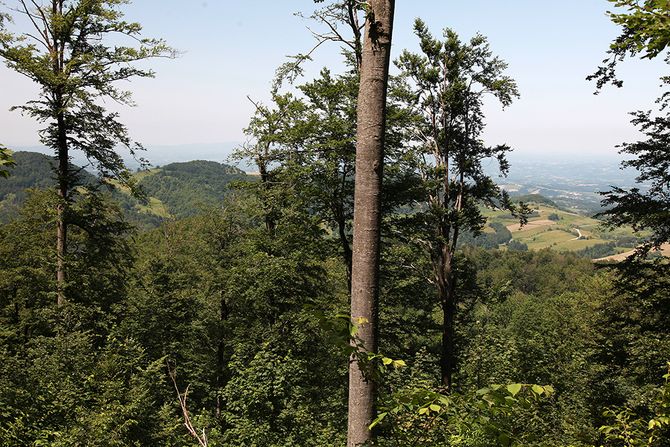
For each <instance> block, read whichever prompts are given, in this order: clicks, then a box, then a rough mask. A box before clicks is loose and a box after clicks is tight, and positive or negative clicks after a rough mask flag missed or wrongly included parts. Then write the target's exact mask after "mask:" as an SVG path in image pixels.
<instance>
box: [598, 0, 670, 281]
mask: <svg viewBox="0 0 670 447" xmlns="http://www.w3.org/2000/svg"><path fill="white" fill-rule="evenodd" d="M609 1H610V3H612V4H613V5H614V6H616V7H619V8H621V9H619V10H618V11H617V12H616V13H610V14H609V15H610V18H611V19H612V21H613V22H614V23H615V24H617V25H619V26H620V27H621V34H620V35H619V36H618V37H617V38H616V39H615V40H614V41H613V42H612V44H611V45H610V49H609V51H608V57H607V59H605V60H604V61H603V64H602V65H601V66H600V67H599V68H598V70H597V71H596V72H595V73H594V74H593V75H591V76H589V77H588V79H591V80H595V81H596V82H597V86H598V90H600V89H601V88H602V87H603V86H605V85H606V84H613V85H615V86H617V87H621V86H622V85H623V81H622V80H621V79H619V78H618V77H617V70H616V69H617V66H618V63H619V62H621V61H623V60H625V59H627V58H630V57H640V58H642V59H654V58H657V57H659V56H663V57H664V58H665V62H666V64H670V53H669V52H668V50H667V48H668V45H669V44H670V28H669V24H670V5H668V2H666V1H661V0H645V1H636V0H609ZM669 86H670V76H668V75H666V76H663V77H662V78H661V89H662V90H661V93H660V97H659V98H658V100H657V101H656V103H657V104H659V107H658V110H655V111H652V110H647V111H643V110H639V111H637V112H634V113H631V115H632V116H633V120H632V121H631V122H632V124H633V125H635V126H636V127H637V128H638V129H639V130H640V132H641V133H642V134H643V135H644V136H645V140H643V141H638V142H634V143H624V144H622V145H621V146H620V147H621V151H620V152H621V153H622V154H626V155H627V156H628V157H627V158H628V160H626V161H623V162H622V163H621V167H622V168H627V167H630V168H634V169H636V170H637V171H638V173H639V175H638V177H637V179H636V180H637V182H638V184H639V186H638V187H634V188H630V189H624V188H619V187H613V188H612V189H611V190H610V191H606V192H603V193H602V195H603V196H604V199H603V205H604V206H605V207H607V208H608V209H607V211H605V212H604V213H603V215H604V216H605V218H606V220H607V222H608V224H609V225H610V226H612V227H619V226H632V227H633V230H634V231H636V232H646V233H647V236H646V237H645V243H644V244H642V245H641V246H640V247H638V249H637V250H636V251H635V254H634V255H633V256H630V257H629V258H628V259H627V260H626V262H623V263H621V264H620V265H618V266H617V267H618V268H620V269H621V270H622V271H623V272H624V273H626V275H624V278H625V279H624V283H625V284H624V287H627V286H628V281H629V280H630V279H631V278H638V279H639V282H640V283H642V284H644V285H645V287H646V288H648V289H649V291H650V292H651V291H653V290H654V289H659V288H660V289H661V290H663V289H664V288H665V287H667V286H666V284H665V282H664V278H667V276H668V273H669V272H670V264H669V263H668V262H664V261H663V260H662V259H660V258H659V259H656V261H655V262H654V263H653V268H649V267H652V266H651V265H649V263H648V262H647V255H648V254H649V253H650V252H651V251H654V250H658V249H661V248H662V247H663V246H664V244H668V243H670V113H669V111H670V89H668V87H669ZM642 267H645V268H642Z"/></svg>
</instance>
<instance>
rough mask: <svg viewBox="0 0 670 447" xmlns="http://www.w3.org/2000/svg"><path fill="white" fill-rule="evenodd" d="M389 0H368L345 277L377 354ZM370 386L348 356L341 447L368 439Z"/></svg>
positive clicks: (366, 340) (363, 333)
mask: <svg viewBox="0 0 670 447" xmlns="http://www.w3.org/2000/svg"><path fill="white" fill-rule="evenodd" d="M394 8H395V0H370V1H369V2H368V11H367V17H366V20H365V39H364V41H363V57H362V64H361V79H360V86H359V93H358V104H357V131H356V132H357V134H356V141H357V143H356V178H355V180H356V184H355V189H354V239H353V253H352V275H351V282H352V286H351V318H352V320H353V321H354V323H358V322H360V321H362V322H363V323H362V324H359V330H358V337H359V338H360V341H361V342H362V343H363V346H364V347H365V349H367V350H370V351H376V350H377V311H378V303H377V301H378V296H379V244H380V227H381V187H382V175H383V165H384V133H385V121H386V119H385V118H386V90H387V85H388V70H389V61H390V53H391V32H392V29H393V12H394ZM374 402H375V384H374V383H373V382H372V380H371V379H370V378H369V377H365V375H364V374H363V371H362V369H361V368H360V365H359V364H358V362H357V360H356V358H355V357H353V356H352V358H351V360H350V363H349V417H348V431H347V446H348V447H357V446H361V445H363V444H364V443H366V442H368V441H370V440H371V439H372V433H371V431H370V430H369V429H368V427H369V425H370V424H371V423H372V419H373V417H374Z"/></svg>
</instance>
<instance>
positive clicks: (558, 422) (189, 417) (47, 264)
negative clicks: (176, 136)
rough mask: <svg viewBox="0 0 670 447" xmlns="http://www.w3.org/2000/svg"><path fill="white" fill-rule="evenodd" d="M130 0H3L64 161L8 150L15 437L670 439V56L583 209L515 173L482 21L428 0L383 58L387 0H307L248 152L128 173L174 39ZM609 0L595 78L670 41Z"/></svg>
mask: <svg viewBox="0 0 670 447" xmlns="http://www.w3.org/2000/svg"><path fill="white" fill-rule="evenodd" d="M126 3H128V2H125V1H118V0H86V1H84V0H81V1H80V0H52V1H50V2H40V1H34V2H32V1H31V2H24V1H21V0H19V1H17V2H15V4H13V5H12V6H5V5H4V3H0V59H2V60H3V61H5V62H6V64H7V66H8V68H9V69H10V70H13V71H15V72H17V73H18V74H21V75H24V76H26V77H27V78H29V80H30V81H31V82H33V83H35V84H36V85H37V86H38V87H39V89H36V90H35V91H36V92H37V93H34V94H35V95H36V98H37V99H35V100H31V101H28V102H27V103H26V104H25V105H24V106H20V107H19V109H20V110H21V111H22V112H23V113H24V114H25V115H26V117H27V118H31V119H34V120H36V121H37V123H38V124H39V125H40V126H43V127H41V131H40V133H39V137H40V138H41V140H42V142H43V143H44V144H45V145H46V146H48V147H49V148H50V149H52V150H53V154H54V156H53V157H50V156H46V155H42V154H35V153H30V152H12V151H11V150H9V149H7V148H5V147H4V146H0V446H12V447H13V446H17V447H18V446H20V447H24V446H54V447H76V446H82V447H83V446H86V447H122V446H123V447H125V446H133V447H137V446H166V447H190V446H199V447H238V446H249V447H294V446H300V447H302V446H304V447H341V446H347V447H367V446H378V447H398V446H403V447H405V446H408V447H420V446H425V447H456V446H458V447H668V446H670V258H669V257H667V256H666V254H667V252H664V251H663V250H664V248H667V247H668V244H669V243H670V219H669V218H668V215H669V212H668V210H670V150H668V148H669V147H670V146H669V144H670V139H669V137H668V136H669V135H670V116H668V111H669V110H670V109H669V108H668V106H669V105H670V104H669V103H668V101H669V100H670V96H669V95H668V92H667V91H665V90H667V86H668V83H670V78H668V77H663V78H662V79H661V81H662V83H663V85H662V87H665V90H664V92H662V93H661V94H660V97H659V100H658V101H657V104H655V106H657V107H658V109H657V110H656V111H655V112H653V113H652V112H651V111H650V112H636V113H635V114H634V115H633V121H632V124H633V125H634V126H636V127H637V128H638V129H639V130H640V133H639V135H640V138H642V140H641V141H639V142H636V143H625V144H623V145H622V146H621V150H622V152H623V153H624V154H625V155H626V159H625V161H624V162H623V163H622V167H624V168H628V169H632V170H633V171H635V173H636V174H635V175H636V176H635V179H634V185H633V186H631V185H630V184H628V185H624V184H621V185H612V186H611V188H610V189H609V190H605V191H601V192H600V197H601V199H602V202H601V203H600V207H599V209H600V212H599V213H598V214H597V215H591V214H587V213H578V212H575V211H576V210H578V207H575V206H573V205H574V203H573V202H570V201H563V202H560V203H559V202H558V200H559V199H558V198H557V197H558V196H557V197H553V198H547V197H544V196H542V195H539V194H524V195H516V196H514V195H512V194H511V193H510V192H514V191H511V190H510V188H508V186H509V183H506V180H505V177H506V176H507V175H508V173H509V172H510V160H509V154H510V152H511V151H512V150H513V148H512V147H510V146H509V145H507V144H505V143H504V141H494V142H493V143H490V142H489V141H488V139H489V138H490V139H493V137H490V136H489V135H488V134H487V133H486V129H487V121H488V119H489V118H488V117H487V114H488V113H489V112H490V110H491V109H490V106H491V104H493V105H494V106H496V107H500V108H503V109H506V108H508V107H510V106H511V105H512V104H513V103H514V102H515V101H517V100H518V98H519V97H520V91H521V90H522V88H523V86H522V85H518V84H517V81H516V80H515V79H513V78H512V77H511V74H510V73H512V71H511V70H510V69H509V67H508V65H507V63H506V62H505V60H504V59H503V58H502V57H500V56H498V55H497V54H496V51H494V47H493V46H492V45H491V43H490V42H489V40H488V39H487V38H486V37H485V36H483V35H481V34H474V35H472V36H468V37H463V36H461V35H459V33H458V32H457V31H456V30H455V29H451V28H445V29H443V30H431V29H430V27H429V26H428V25H427V24H426V22H424V21H422V20H420V19H416V20H415V21H414V22H413V31H414V38H415V40H416V46H415V47H414V48H416V50H415V51H410V50H403V51H400V52H399V53H398V54H399V55H398V57H397V58H396V59H393V58H392V57H391V54H392V51H391V50H392V48H393V47H392V42H393V32H394V31H393V30H394V27H395V26H397V25H396V24H397V21H398V18H397V17H395V16H394V14H395V12H396V9H395V6H396V4H395V3H396V2H394V1H393V0H369V1H368V2H364V3H363V2H358V1H354V0H342V1H315V2H314V3H316V5H312V6H315V7H316V8H318V9H317V10H316V11H315V12H314V14H313V15H311V16H310V17H309V18H308V19H306V20H309V21H311V22H315V23H316V24H318V25H319V26H325V27H326V31H325V34H320V33H319V32H315V31H312V32H313V34H314V35H313V37H315V38H316V39H317V43H316V45H315V48H314V49H313V50H312V52H310V53H308V54H300V55H297V56H295V57H293V58H290V59H289V61H288V62H287V63H286V64H284V65H282V66H281V67H279V69H278V70H277V72H276V73H275V79H274V80H273V82H272V84H271V90H270V92H269V94H268V95H267V98H268V99H267V101H266V102H263V101H260V100H256V99H254V98H253V97H251V96H249V97H248V99H249V100H250V103H251V104H252V105H253V108H254V112H253V115H252V116H251V117H250V119H249V123H248V125H247V126H246V127H245V128H244V133H245V135H246V142H245V143H244V144H242V145H240V146H239V147H238V148H237V149H236V151H235V154H234V158H236V160H237V161H240V162H243V163H245V164H247V165H249V164H250V165H252V166H253V167H254V169H255V170H256V172H257V174H255V175H248V174H246V173H245V172H243V171H241V170H240V169H237V168H235V167H233V166H229V165H226V164H220V163H217V162H212V161H202V160H196V161H190V162H180V163H170V164H167V165H164V166H160V167H158V166H157V167H153V168H151V167H150V166H149V165H148V163H144V161H142V163H143V169H138V170H137V171H135V172H131V171H130V170H128V169H127V167H126V165H125V163H124V161H123V157H122V155H121V154H122V152H121V148H125V149H124V150H126V151H129V152H131V153H133V154H134V155H135V156H136V157H137V159H138V160H140V161H141V159H140V158H139V154H140V153H142V152H140V151H141V150H142V146H141V145H140V144H139V143H137V142H135V141H134V140H133V139H132V138H131V137H130V135H129V134H130V132H129V129H128V128H126V127H125V125H124V124H122V123H121V122H120V119H121V116H122V115H121V114H120V113H118V112H117V111H116V109H115V108H112V109H108V107H109V104H110V103H112V102H113V103H114V104H117V105H133V102H132V100H131V95H130V92H127V91H125V90H122V89H121V88H120V87H119V85H124V84H122V83H119V82H118V81H129V80H132V79H137V78H150V77H153V75H154V73H153V71H152V70H150V69H149V68H146V67H147V66H149V65H144V64H149V63H150V61H149V60H152V59H157V58H161V59H166V58H167V59H173V58H176V57H177V56H178V55H179V54H180V52H178V51H177V50H174V49H172V48H171V47H169V46H168V45H167V43H165V42H163V41H162V40H160V39H148V38H145V36H144V35H143V34H142V27H141V26H140V25H139V24H137V23H133V22H130V21H127V20H126V19H125V18H124V16H123V11H125V7H126V6H127V5H126ZM612 3H613V6H614V7H615V8H618V9H616V10H615V12H613V13H611V14H610V16H609V17H610V19H611V20H612V21H613V22H614V24H615V25H617V26H618V27H619V28H620V31H621V35H620V36H619V37H618V38H617V39H615V40H614V41H613V43H612V44H611V47H610V49H609V53H608V59H606V60H605V61H604V62H603V66H601V67H599V68H597V69H596V72H595V73H594V74H593V75H592V76H591V77H590V79H591V80H593V81H595V83H594V88H596V89H598V90H600V89H602V88H605V87H606V86H607V85H608V84H614V85H616V86H621V85H622V81H620V80H619V79H618V78H617V74H618V65H617V64H619V63H621V62H622V61H623V60H624V59H627V58H637V57H639V56H642V57H643V58H651V59H653V58H656V57H659V56H661V55H662V57H661V59H663V57H665V62H666V63H667V62H668V61H670V59H668V57H667V51H666V47H667V45H668V43H670V32H669V31H668V26H667V24H668V20H667V17H669V16H670V7H669V6H668V4H667V2H661V1H655V0H647V1H642V2H638V1H633V0H616V1H614V0H613V1H612ZM202 6H203V8H204V7H206V6H207V5H206V4H203V5H202ZM440 7H448V5H447V6H445V5H442V4H440ZM231 8H232V6H231ZM131 10H132V9H129V11H131ZM261 13H262V11H260V8H259V11H258V14H261ZM10 15H12V16H15V18H18V20H14V21H12V20H10ZM394 17H395V18H394ZM180 20H181V17H180ZM403 20H404V19H403ZM394 21H395V22H394ZM25 27H27V28H25ZM268 35H269V31H268ZM264 38H267V36H266V37H264ZM322 44H324V45H327V44H329V45H333V44H339V45H340V47H341V48H340V49H341V50H342V56H343V60H342V61H341V63H340V65H339V66H338V67H337V69H332V67H326V68H323V69H321V70H320V71H318V72H313V71H309V70H307V69H306V68H305V67H306V65H305V64H309V63H311V61H312V54H313V52H314V51H316V50H317V49H318V48H319V46H321V45H322ZM226 45H230V43H226ZM529 57H530V56H529ZM171 62H175V61H171ZM666 65H667V64H666ZM306 73H313V74H314V73H315V74H314V75H313V77H310V76H306ZM182 76H183V75H182ZM180 80H182V78H180ZM162 94H163V95H166V96H170V95H168V93H167V92H163V93H162ZM172 99H173V98H172V97H171V96H170V100H172ZM184 125H186V122H185V124H184ZM494 136H495V138H496V139H498V138H500V134H495V135H494ZM485 137H487V138H485ZM73 152H75V153H80V154H83V155H84V156H85V157H86V158H87V159H88V160H90V163H91V165H90V166H87V167H86V168H90V169H91V172H88V171H87V170H86V169H82V168H81V167H78V166H74V165H73V164H72V163H71V160H72V158H73V157H72V153H73ZM493 171H495V172H493ZM92 172H95V175H94V174H93V173H92ZM547 190H549V188H547ZM524 192H526V191H524ZM591 199H592V198H591ZM624 252H625V253H624ZM611 256H614V257H613V258H612V257H611ZM599 258H604V259H601V260H600V262H594V260H596V259H599Z"/></svg>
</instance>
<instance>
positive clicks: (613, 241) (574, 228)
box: [483, 203, 643, 257]
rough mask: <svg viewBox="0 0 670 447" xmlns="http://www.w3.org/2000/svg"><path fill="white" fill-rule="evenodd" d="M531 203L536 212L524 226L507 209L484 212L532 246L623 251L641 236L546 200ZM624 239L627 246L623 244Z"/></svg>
mask: <svg viewBox="0 0 670 447" xmlns="http://www.w3.org/2000/svg"><path fill="white" fill-rule="evenodd" d="M529 206H530V207H531V208H532V209H533V211H534V213H533V216H532V217H530V218H529V220H528V223H527V224H526V225H524V226H523V227H519V222H518V220H516V219H514V218H513V217H512V216H511V215H510V214H509V213H508V212H505V211H491V210H485V211H484V212H483V214H484V215H485V216H486V217H487V219H488V222H489V223H494V222H495V223H500V224H502V225H504V226H505V227H506V228H507V230H509V231H510V233H511V234H512V238H513V240H515V241H517V242H519V243H522V244H525V245H527V246H528V248H529V249H530V250H541V249H544V248H551V249H553V250H556V251H580V250H584V249H588V248H593V247H595V248H596V249H603V247H596V246H605V247H604V249H608V250H610V251H614V252H618V253H622V252H626V251H630V250H631V249H632V248H631V247H633V246H634V244H635V242H636V241H637V236H640V235H635V234H634V233H633V231H632V230H631V229H630V228H615V229H613V230H609V229H607V228H605V227H604V225H603V224H602V222H601V221H599V220H597V219H594V218H592V217H589V216H584V215H580V214H577V213H574V212H570V211H565V210H561V209H558V208H554V207H552V206H548V205H546V204H535V203H530V204H529ZM550 217H551V219H550ZM642 236H643V235H642ZM620 243H621V244H623V246H619V245H618V244H620ZM614 256H618V257H620V256H621V255H614Z"/></svg>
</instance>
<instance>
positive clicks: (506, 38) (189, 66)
mask: <svg viewBox="0 0 670 447" xmlns="http://www.w3.org/2000/svg"><path fill="white" fill-rule="evenodd" d="M13 1H14V0H7V1H6V2H7V3H9V4H11V3H12V2H13ZM314 7H315V5H314V3H313V1H312V0H244V1H242V0H238V1H232V0H208V1H200V0H187V1H185V0H135V1H134V2H132V3H131V4H130V5H127V6H126V7H125V8H124V10H125V12H126V18H127V19H128V20H132V21H137V22H140V23H141V24H142V26H143V28H144V33H143V34H144V35H145V36H146V37H161V38H163V39H165V40H166V41H167V43H168V44H170V45H171V46H172V47H174V48H176V49H178V50H179V51H180V52H181V56H180V57H178V58H177V59H174V60H168V59H159V60H153V61H151V62H149V63H146V64H145V65H144V66H146V67H150V68H152V69H153V70H155V71H156V78H155V79H139V80H134V81H132V82H130V83H128V84H127V85H126V86H124V87H127V88H128V89H129V90H131V91H132V92H133V98H134V100H135V102H136V103H137V106H136V107H133V108H118V107H117V106H116V105H115V104H109V107H110V109H112V110H118V111H119V113H120V114H121V121H122V122H123V123H125V124H126V125H127V126H128V128H129V130H130V134H131V136H132V137H133V138H134V139H135V140H137V141H139V142H141V143H143V144H144V145H145V146H146V147H147V148H148V149H149V152H148V154H147V156H148V158H149V159H151V158H152V155H156V156H159V155H160V154H159V152H160V151H161V150H163V151H165V150H166V148H165V146H173V145H174V146H177V145H194V144H195V145H197V144H202V145H208V146H209V147H211V146H216V145H218V144H221V145H222V147H227V148H229V147H231V146H232V145H234V144H235V143H238V142H241V141H244V140H245V136H244V133H243V128H244V127H245V126H246V124H247V123H248V120H249V117H250V116H251V114H252V113H253V105H252V104H251V103H250V102H249V100H248V99H247V96H249V97H251V98H253V99H254V100H260V101H264V102H267V100H268V97H269V89H270V83H271V80H272V78H273V75H274V71H275V69H276V68H277V66H279V65H280V64H281V63H282V62H285V61H286V57H287V56H288V55H291V54H297V53H301V52H306V51H308V50H309V49H310V48H311V47H312V45H313V43H314V41H313V38H312V36H311V34H310V32H309V31H308V29H307V28H306V27H307V26H310V25H311V24H310V23H309V22H308V21H306V20H305V19H302V18H300V17H297V16H296V15H294V13H295V12H299V11H302V12H303V13H305V15H309V13H310V12H311V11H313V9H314ZM608 9H611V8H610V4H609V3H608V2H607V1H605V0H562V1H555V0H551V1H549V0H507V1H501V0H414V1H411V2H410V1H408V0H397V2H396V14H395V23H394V35H393V50H392V51H393V52H392V58H393V59H395V58H396V57H397V56H398V55H399V54H400V52H401V51H402V50H403V49H409V50H412V51H418V45H417V39H416V37H415V36H414V35H413V33H412V25H413V22H414V20H415V18H417V17H420V18H422V19H423V20H424V21H425V22H426V23H427V25H428V26H429V28H430V29H431V30H432V32H433V34H435V35H439V34H441V30H442V29H444V28H445V27H449V28H452V29H454V30H455V31H456V32H457V33H459V35H460V36H461V37H462V38H463V39H469V38H470V37H472V36H473V35H474V34H475V33H477V32H479V33H481V34H483V35H485V36H487V37H488V38H489V41H490V44H491V48H492V50H493V52H494V54H496V55H498V56H500V57H501V58H503V59H504V60H506V61H507V62H508V64H509V69H508V74H509V75H511V76H512V77H513V78H514V79H515V80H516V81H517V83H518V85H519V90H520V93H521V98H520V99H518V100H517V101H516V102H515V103H514V104H513V105H512V106H511V107H509V108H507V109H506V110H504V111H503V110H501V109H500V107H499V106H497V105H496V104H494V103H491V104H487V107H486V110H485V111H486V115H487V122H488V126H487V129H486V132H485V134H484V139H485V141H486V142H487V143H488V144H502V143H506V144H509V145H510V146H512V147H513V148H515V151H516V153H517V156H524V157H531V158H545V157H549V158H553V159H566V160H574V159H581V158H588V157H594V158H598V157H609V156H615V154H616V151H617V150H616V148H615V146H616V145H617V144H620V143H621V142H623V141H634V140H635V139H638V138H639V135H638V134H637V132H636V130H635V129H634V128H633V127H632V126H631V125H630V124H629V121H630V116H629V115H628V113H629V112H631V111H634V110H639V109H648V108H651V107H652V105H653V101H654V99H655V98H656V97H657V96H658V95H659V92H660V90H659V88H658V86H659V81H658V78H659V76H660V75H662V74H663V69H664V67H663V64H662V62H661V61H660V60H659V61H637V60H633V61H630V62H627V63H625V64H624V65H623V66H622V69H621V71H620V73H621V77H622V79H624V81H625V84H624V88H622V89H616V88H613V87H610V88H607V89H605V90H604V91H603V92H602V93H601V94H599V95H597V96H596V95H593V92H594V90H595V85H594V83H593V82H589V81H586V80H585V78H586V76H587V75H589V74H590V73H592V72H593V71H595V69H596V67H597V66H598V64H599V62H600V61H601V60H602V59H603V58H604V57H605V52H606V50H607V47H608V45H609V43H610V42H611V41H612V39H613V38H615V37H616V35H617V34H618V29H617V28H616V26H615V25H613V24H612V23H611V22H610V21H609V19H608V17H607V16H606V11H607V10H608ZM324 66H327V67H329V68H330V69H331V70H332V71H334V72H337V71H341V70H342V69H343V66H342V58H341V57H340V55H339V50H338V48H337V47H336V46H335V45H334V44H333V45H330V46H322V47H321V48H320V49H319V50H317V53H316V54H315V56H314V60H313V61H312V62H310V63H309V65H307V66H306V68H307V70H306V78H307V79H309V77H310V76H314V75H315V74H316V73H318V71H319V70H320V69H321V67H324ZM37 93H38V89H37V88H36V86H35V85H33V84H32V83H31V81H29V80H28V79H26V78H23V77H21V76H20V75H18V74H16V73H14V72H12V71H10V70H9V69H7V68H6V67H4V66H2V67H0V141H1V142H2V143H3V144H5V145H7V146H8V147H28V146H35V145H38V144H39V138H38V136H37V129H38V128H39V126H38V125H37V124H36V123H35V122H34V121H33V120H32V119H31V118H29V117H23V116H21V115H20V114H19V113H18V112H10V111H9V108H10V107H11V106H13V105H18V104H23V103H25V102H26V101H28V100H30V99H33V98H35V97H36V95H37ZM152 147H153V148H154V153H153V154H152ZM222 158H223V157H222Z"/></svg>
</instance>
